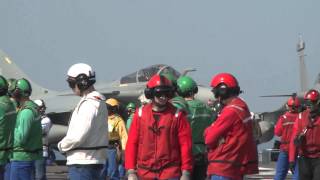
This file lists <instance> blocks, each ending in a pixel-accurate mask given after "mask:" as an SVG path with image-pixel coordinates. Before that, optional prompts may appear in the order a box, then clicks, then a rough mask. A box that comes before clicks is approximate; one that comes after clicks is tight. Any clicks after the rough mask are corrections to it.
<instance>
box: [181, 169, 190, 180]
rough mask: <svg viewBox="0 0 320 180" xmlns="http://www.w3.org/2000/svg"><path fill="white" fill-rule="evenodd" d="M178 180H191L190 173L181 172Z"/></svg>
mask: <svg viewBox="0 0 320 180" xmlns="http://www.w3.org/2000/svg"><path fill="white" fill-rule="evenodd" d="M180 180H191V177H190V172H189V171H186V170H183V171H182V175H181V177H180Z"/></svg>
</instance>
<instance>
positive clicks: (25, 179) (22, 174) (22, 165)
mask: <svg viewBox="0 0 320 180" xmlns="http://www.w3.org/2000/svg"><path fill="white" fill-rule="evenodd" d="M10 164H11V168H10V180H32V179H33V173H34V161H11V162H10Z"/></svg>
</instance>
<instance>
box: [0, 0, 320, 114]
mask: <svg viewBox="0 0 320 180" xmlns="http://www.w3.org/2000/svg"><path fill="white" fill-rule="evenodd" d="M319 8H320V1H319V0H310V1H307V0H305V1H297V0H281V1H279V0H250V1H247V0H241V1H238V0H235V1H214V0H207V1H202V0H201V1H189V0H157V1H155V0H145V1H139V0H115V1H107V0H100V1H93V0H92V1H88V0H1V1H0V49H2V50H3V51H5V52H6V53H7V54H8V55H9V56H10V57H11V58H12V59H13V60H14V61H15V62H16V63H17V64H19V66H20V67H21V68H22V69H24V71H25V72H26V73H27V74H28V75H29V76H30V77H31V78H32V79H33V80H34V81H35V82H37V83H39V84H41V85H43V86H45V87H47V88H50V89H56V90H61V89H66V88H67V85H66V82H65V79H66V71H67V69H68V68H69V66H70V65H72V64H73V63H76V62H86V63H89V64H90V65H92V66H93V67H94V68H95V70H96V72H97V76H98V80H99V81H106V82H107V81H111V80H115V79H118V78H119V77H120V76H122V75H126V74H128V73H131V72H133V71H135V70H136V69H138V68H142V67H144V66H147V65H151V64H157V63H165V64H169V65H172V66H173V67H175V68H176V69H178V70H183V69H184V68H189V67H195V68H197V70H198V71H197V72H193V73H191V74H190V75H192V77H194V78H195V79H196V80H197V81H198V83H200V84H204V85H208V84H209V81H210V79H211V77H212V76H213V75H214V74H216V73H218V72H231V73H233V74H234V75H235V76H236V77H237V78H238V80H239V82H240V86H241V88H242V89H243V90H244V92H245V93H244V94H243V95H242V97H244V98H245V99H246V100H247V102H248V103H249V105H250V108H251V110H252V111H266V110H273V109H275V108H278V107H279V106H280V104H281V103H282V102H284V100H285V99H284V98H280V99H264V98H260V97H259V96H260V95H266V94H267V95H269V94H287V93H291V92H294V91H297V90H299V87H300V86H299V81H298V78H299V74H298V58H297V53H296V43H297V41H298V35H299V33H301V34H302V35H303V38H304V40H305V41H306V53H307V56H306V61H307V69H308V71H309V74H308V75H309V80H310V81H309V85H310V86H311V84H312V83H313V81H314V80H315V77H316V75H317V74H318V72H320V71H319V67H320V61H319V60H318V58H319V57H320V48H319V47H320V36H319V33H320V24H319V18H320V11H319Z"/></svg>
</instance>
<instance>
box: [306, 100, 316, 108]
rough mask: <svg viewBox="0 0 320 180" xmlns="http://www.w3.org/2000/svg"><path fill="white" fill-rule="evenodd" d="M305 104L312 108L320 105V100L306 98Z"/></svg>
mask: <svg viewBox="0 0 320 180" xmlns="http://www.w3.org/2000/svg"><path fill="white" fill-rule="evenodd" d="M305 105H306V106H307V107H309V108H312V107H315V106H317V105H318V101H310V100H306V102H305Z"/></svg>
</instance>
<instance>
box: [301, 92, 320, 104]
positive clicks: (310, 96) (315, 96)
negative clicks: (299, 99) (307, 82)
mask: <svg viewBox="0 0 320 180" xmlns="http://www.w3.org/2000/svg"><path fill="white" fill-rule="evenodd" d="M304 99H305V100H309V101H312V102H316V101H319V92H318V91H317V90H315V89H311V90H309V91H308V92H307V93H306V94H305V95H304Z"/></svg>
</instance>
